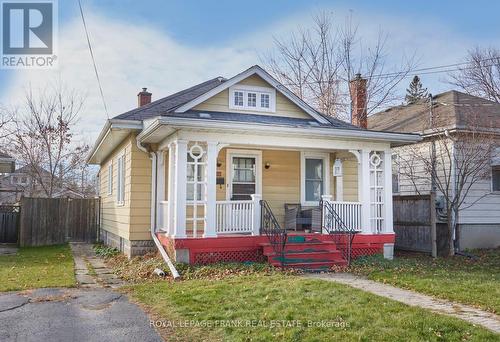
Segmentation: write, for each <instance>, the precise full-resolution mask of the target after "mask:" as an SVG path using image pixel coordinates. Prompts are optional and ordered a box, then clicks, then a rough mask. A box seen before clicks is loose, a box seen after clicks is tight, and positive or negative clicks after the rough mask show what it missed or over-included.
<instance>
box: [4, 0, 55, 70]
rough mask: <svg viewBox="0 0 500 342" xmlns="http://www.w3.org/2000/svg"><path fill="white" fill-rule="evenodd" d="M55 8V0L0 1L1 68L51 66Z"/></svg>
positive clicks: (53, 48) (53, 56) (53, 53)
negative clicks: (0, 30) (0, 21)
mask: <svg viewBox="0 0 500 342" xmlns="http://www.w3.org/2000/svg"><path fill="white" fill-rule="evenodd" d="M56 7H57V3H56V2H55V0H31V1H13V0H11V1H3V2H2V9H1V10H2V13H1V20H2V23H1V28H2V34H1V37H2V56H1V67H2V68H7V69H17V68H22V69H32V68H37V69H39V68H52V67H54V66H55V63H56V61H57V55H56V53H55V52H56V51H55V50H56V43H57V41H56V38H57V37H56V30H57V12H56Z"/></svg>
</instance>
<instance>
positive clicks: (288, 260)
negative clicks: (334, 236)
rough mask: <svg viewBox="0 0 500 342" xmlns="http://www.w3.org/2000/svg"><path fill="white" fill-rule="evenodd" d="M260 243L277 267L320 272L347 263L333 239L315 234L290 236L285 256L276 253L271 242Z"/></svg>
mask: <svg viewBox="0 0 500 342" xmlns="http://www.w3.org/2000/svg"><path fill="white" fill-rule="evenodd" d="M260 245H261V246H262V248H263V254H264V255H265V256H267V259H268V262H269V263H270V264H271V265H273V266H276V267H287V268H288V267H289V268H298V269H303V270H305V271H314V272H318V271H327V270H329V269H330V268H331V267H332V266H335V265H338V266H344V265H347V262H346V260H345V259H344V258H343V256H342V253H341V252H340V251H339V250H338V249H337V248H336V246H335V243H334V242H333V241H321V240H320V239H318V238H315V237H314V236H307V235H306V236H301V235H292V236H289V237H288V239H287V244H286V245H285V250H284V256H283V257H281V256H280V255H277V254H276V253H275V251H274V249H273V246H272V245H271V244H270V243H262V244H260Z"/></svg>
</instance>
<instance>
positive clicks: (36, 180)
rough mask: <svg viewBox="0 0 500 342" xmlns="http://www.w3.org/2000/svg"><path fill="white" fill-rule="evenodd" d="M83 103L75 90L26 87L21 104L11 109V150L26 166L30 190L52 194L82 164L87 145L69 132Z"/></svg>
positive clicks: (45, 194)
mask: <svg viewBox="0 0 500 342" xmlns="http://www.w3.org/2000/svg"><path fill="white" fill-rule="evenodd" d="M82 105H83V100H82V99H81V98H80V97H79V96H78V95H77V94H76V93H75V92H68V91H65V90H63V87H61V86H58V87H52V88H49V89H48V90H44V91H40V92H39V94H38V95H35V94H34V93H33V91H32V90H31V89H29V90H28V91H27V92H26V95H25V98H24V103H23V104H22V105H21V106H20V107H18V108H16V109H15V110H14V111H13V117H14V118H15V128H14V130H13V132H12V134H13V139H12V141H11V153H12V154H13V155H14V156H16V157H17V159H18V160H19V161H21V163H23V164H24V165H25V166H26V167H25V170H26V172H27V173H28V175H29V178H30V179H31V182H32V183H31V186H32V187H33V189H32V190H33V191H35V190H36V189H40V192H41V193H42V194H43V195H44V196H46V197H53V195H54V193H55V191H56V190H57V189H61V188H63V187H65V186H67V185H68V184H70V182H71V181H72V179H73V178H74V173H75V172H76V170H78V169H80V168H82V167H84V165H85V155H86V153H87V152H88V149H89V147H88V145H86V144H78V143H77V142H75V138H74V134H73V132H72V129H73V126H74V124H75V123H76V121H77V119H78V114H79V112H80V110H81V109H82Z"/></svg>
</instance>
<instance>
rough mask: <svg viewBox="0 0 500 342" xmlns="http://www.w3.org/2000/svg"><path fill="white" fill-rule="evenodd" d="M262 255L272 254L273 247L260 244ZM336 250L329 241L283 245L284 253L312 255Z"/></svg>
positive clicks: (268, 244) (267, 244)
mask: <svg viewBox="0 0 500 342" xmlns="http://www.w3.org/2000/svg"><path fill="white" fill-rule="evenodd" d="M261 246H262V247H263V252H264V255H271V254H273V253H274V249H273V246H271V244H270V243H262V244H261ZM336 251H337V248H336V247H335V244H334V243H333V242H331V241H325V242H321V241H320V242H309V243H287V244H286V245H285V252H286V253H300V252H306V253H314V252H324V253H329V252H336Z"/></svg>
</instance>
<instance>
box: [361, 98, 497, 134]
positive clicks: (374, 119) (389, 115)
mask: <svg viewBox="0 0 500 342" xmlns="http://www.w3.org/2000/svg"><path fill="white" fill-rule="evenodd" d="M433 102H434V105H433V108H432V111H433V118H434V125H435V128H436V127H448V126H468V125H470V124H472V123H474V124H475V125H476V124H477V125H478V127H484V128H500V104H498V103H495V102H491V101H489V100H486V99H483V98H481V97H477V96H473V95H469V94H464V93H462V92H459V91H456V90H451V91H447V92H444V93H441V94H438V95H436V96H434V97H433ZM429 110H430V108H429V102H428V101H424V102H421V103H415V104H411V105H401V106H396V107H392V108H389V109H387V110H385V111H383V112H379V113H376V114H373V115H371V116H369V117H368V128H369V129H373V130H380V131H390V132H404V133H413V132H422V131H423V130H425V129H429V115H430V111H429Z"/></svg>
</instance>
